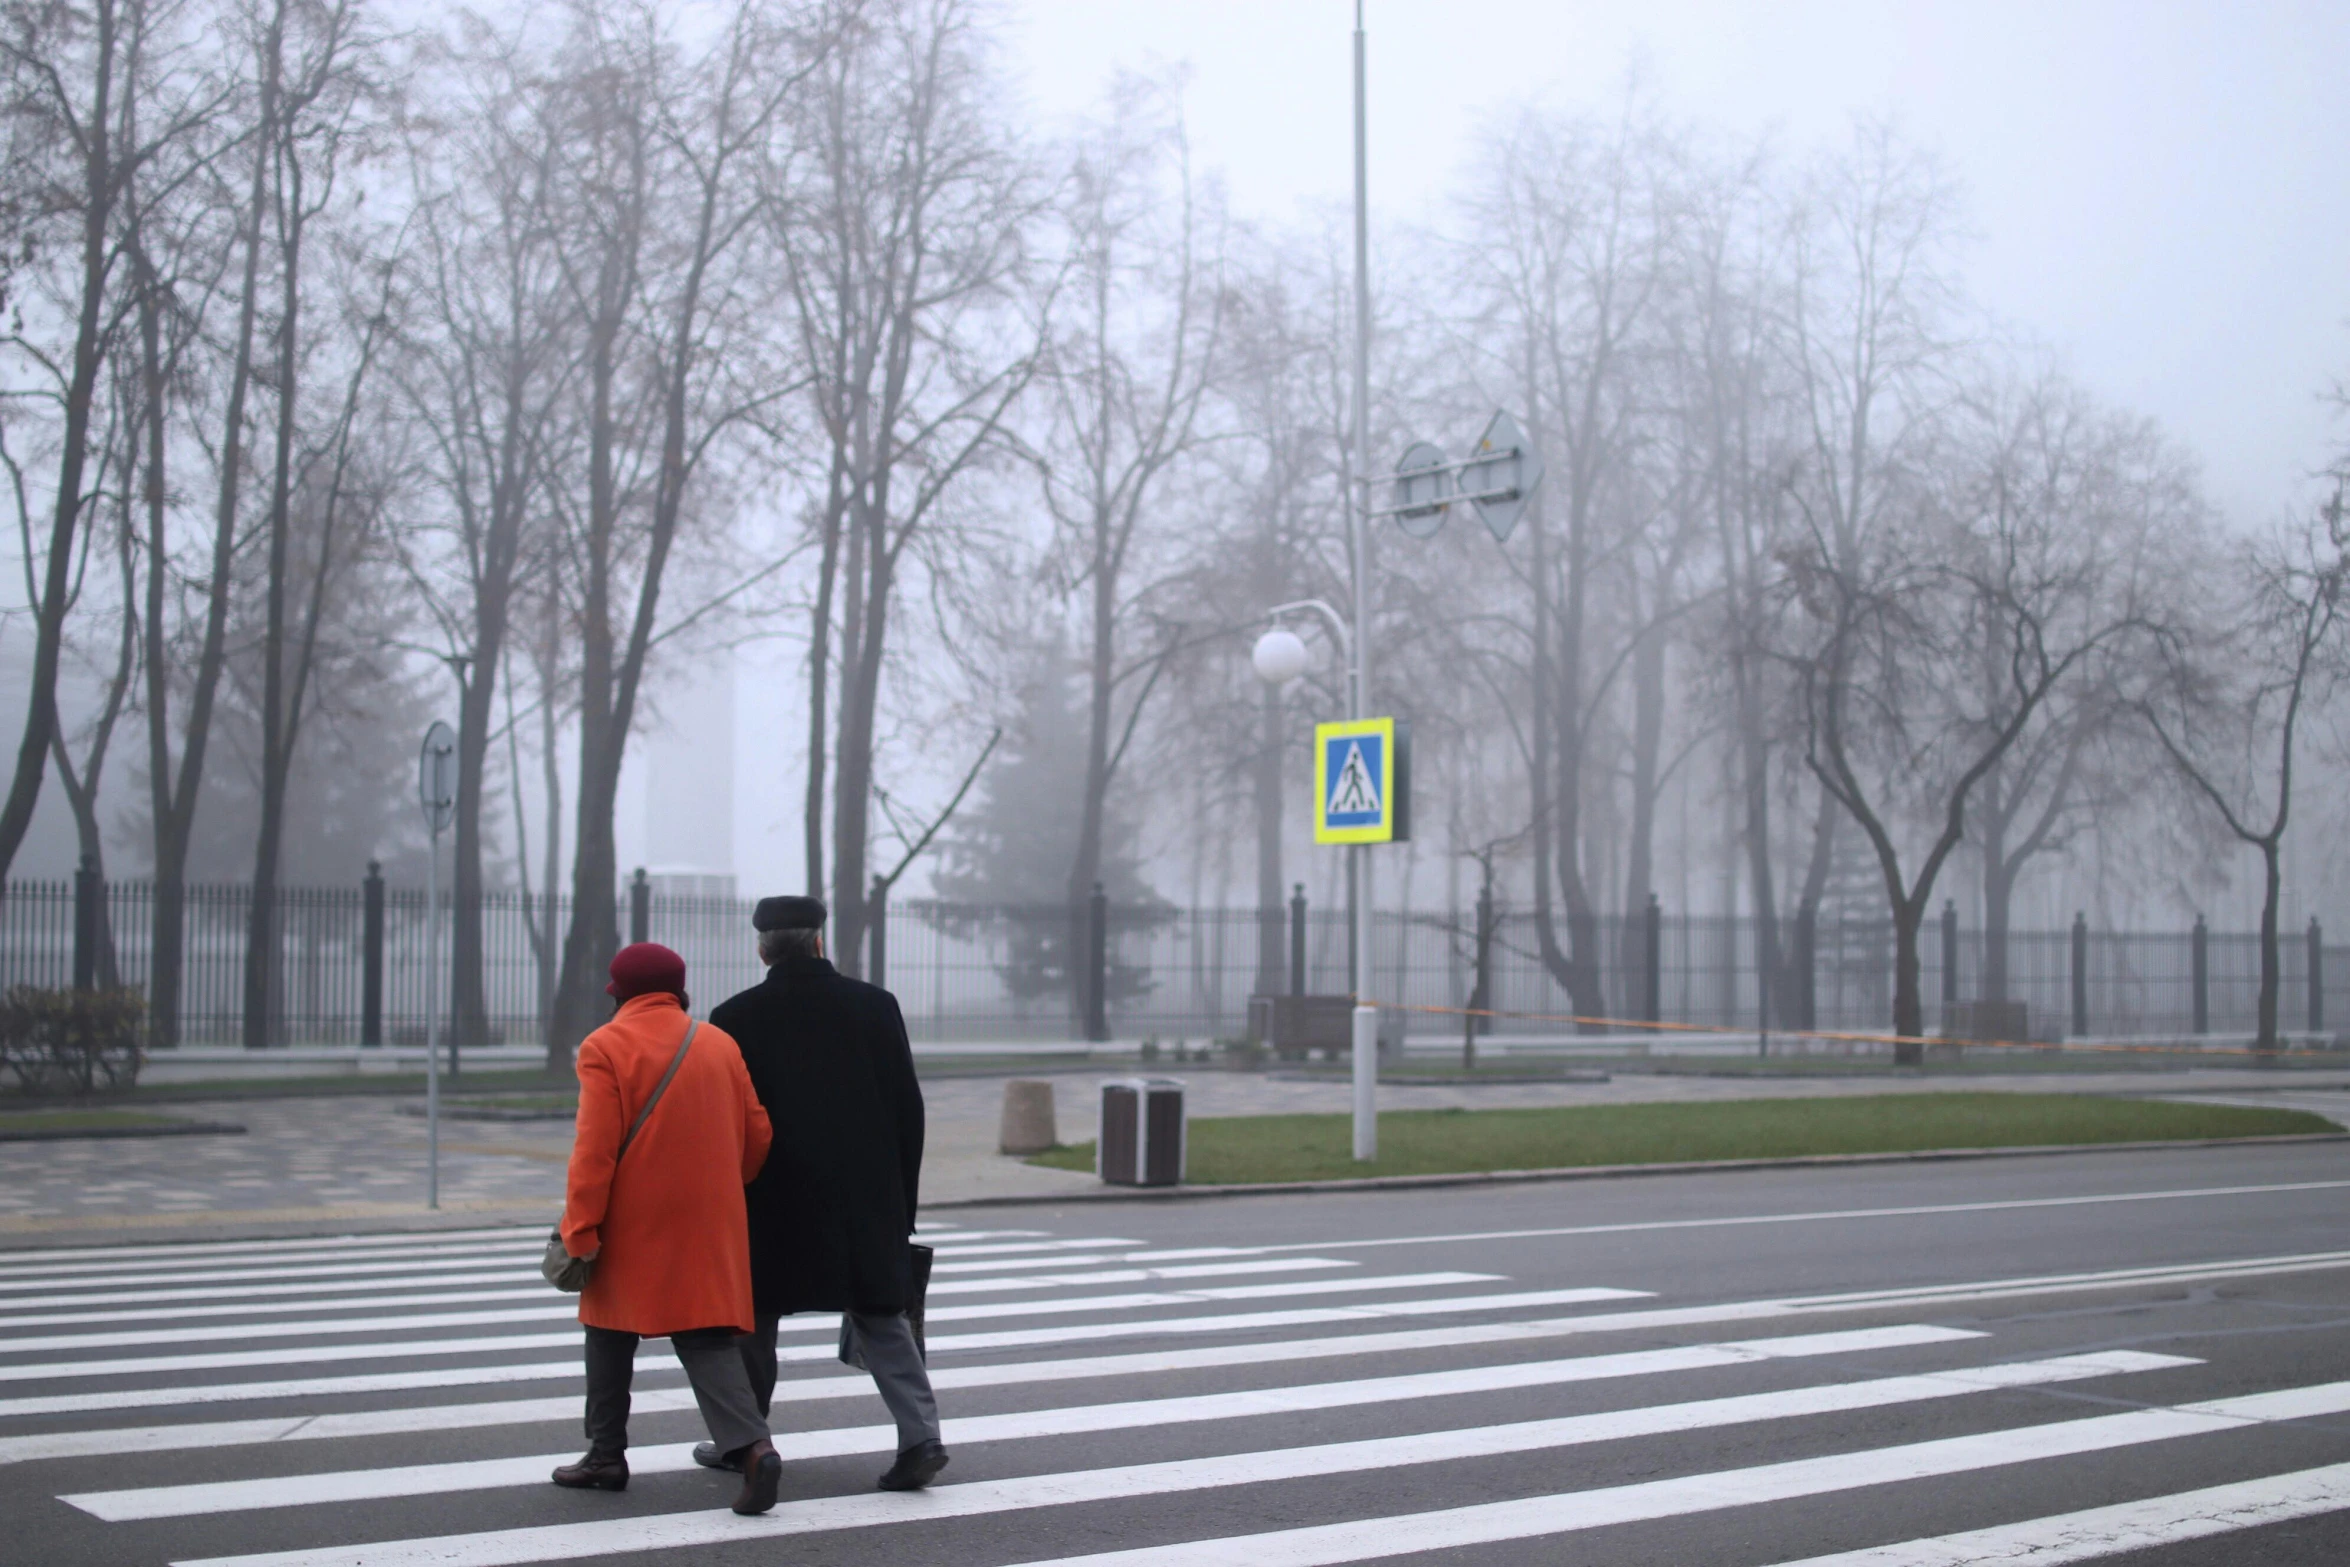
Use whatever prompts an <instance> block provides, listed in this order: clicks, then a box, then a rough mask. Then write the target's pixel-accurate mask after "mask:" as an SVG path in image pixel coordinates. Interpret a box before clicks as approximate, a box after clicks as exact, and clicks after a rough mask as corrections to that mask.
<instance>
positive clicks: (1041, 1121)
mask: <svg viewBox="0 0 2350 1567" xmlns="http://www.w3.org/2000/svg"><path fill="white" fill-rule="evenodd" d="M1060 1140H1061V1138H1060V1134H1059V1132H1058V1131H1057V1130H1055V1128H1054V1125H1053V1085H1052V1084H1051V1083H1050V1082H1049V1081H1047V1080H1046V1079H1044V1078H1038V1077H1016V1078H1014V1079H1012V1081H1010V1082H1008V1083H1006V1084H1005V1085H1004V1118H1003V1124H1002V1128H1001V1130H1000V1132H999V1134H998V1136H997V1138H996V1144H997V1149H998V1151H999V1152H1002V1153H1009V1154H1030V1153H1043V1152H1044V1151H1045V1150H1046V1149H1047V1148H1051V1147H1053V1146H1054V1145H1056V1144H1057V1143H1059V1142H1060Z"/></svg>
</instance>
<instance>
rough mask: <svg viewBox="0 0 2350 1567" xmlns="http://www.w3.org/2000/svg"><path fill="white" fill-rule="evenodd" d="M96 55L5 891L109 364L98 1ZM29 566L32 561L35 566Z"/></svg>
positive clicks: (104, 32) (40, 768) (51, 717)
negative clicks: (69, 332)
mask: <svg viewBox="0 0 2350 1567" xmlns="http://www.w3.org/2000/svg"><path fill="white" fill-rule="evenodd" d="M88 20H89V23H90V25H91V29H92V33H93V44H92V47H93V49H94V51H95V60H96V65H95V73H94V80H93V81H92V84H91V97H90V111H89V114H88V116H87V118H86V120H85V123H84V126H83V133H82V134H83V138H84V152H83V157H82V189H81V193H80V194H81V200H82V256H81V260H82V268H81V271H82V279H81V300H80V309H79V314H78V319H77V321H76V323H75V327H74V345H73V368H72V370H71V372H70V374H69V376H68V379H67V381H66V386H65V401H64V409H63V413H64V427H63V430H62V432H61V434H60V452H59V458H58V466H57V497H56V505H55V508H54V510H53V511H52V513H51V515H50V522H49V553H48V556H47V558H46V560H45V562H44V569H43V574H42V582H41V597H40V602H39V603H38V604H37V605H36V606H35V611H36V613H35V618H34V625H33V669H32V680H31V685H30V689H29V690H28V691H27V693H26V697H27V701H26V705H25V720H24V737H23V739H22V740H21V741H20V742H19V743H18V745H17V749H16V772H15V776H14V777H13V778H12V779H11V780H10V782H9V786H8V800H7V803H6V805H5V806H0V885H4V884H5V883H6V881H7V878H8V869H9V867H10V866H11V865H12V864H14V863H15V860H16V851H17V850H18V849H19V848H20V847H22V846H23V844H24V836H25V833H26V832H27V831H28V830H29V829H30V828H31V826H32V823H33V807H34V806H35V805H37V804H38V803H39V802H40V798H41V781H42V779H43V777H44V776H46V774H47V773H48V770H49V742H50V738H51V737H52V736H53V735H55V734H56V732H57V670H58V664H59V660H60V656H61V654H62V652H63V648H64V642H65V611H66V607H67V603H68V601H69V600H70V599H71V597H72V594H73V565H74V553H75V551H74V547H73V541H74V530H75V528H76V526H77V525H78V524H79V522H80V520H81V510H82V499H83V497H82V475H83V471H84V468H85V467H86V464H87V460H88V457H89V441H90V405H91V403H92V402H93V401H94V400H95V398H96V396H97V390H98V370H99V365H100V362H101V361H102V360H103V358H104V356H105V350H106V343H105V333H104V330H103V328H104V324H105V320H106V315H107V298H106V273H107V260H108V256H107V250H108V238H109V229H110V228H111V226H112V223H113V218H114V202H115V198H116V195H117V191H116V186H115V181H116V170H115V165H114V155H113V143H112V141H111V140H110V139H109V138H110V137H111V136H112V134H113V129H114V127H113V119H114V110H113V106H112V94H113V86H114V52H115V9H114V5H113V3H112V0H97V3H96V4H95V5H94V6H93V7H92V9H91V11H90V13H89V18H88ZM28 564H29V563H28Z"/></svg>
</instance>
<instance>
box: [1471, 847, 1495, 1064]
mask: <svg viewBox="0 0 2350 1567" xmlns="http://www.w3.org/2000/svg"><path fill="white" fill-rule="evenodd" d="M1499 933H1500V932H1499V930H1498V928H1497V927H1496V926H1495V924H1494V920H1493V883H1491V882H1490V881H1489V882H1487V883H1486V884H1485V885H1484V886H1482V887H1480V888H1478V889H1477V978H1476V981H1475V984H1476V987H1477V999H1476V1001H1475V1002H1473V1003H1472V1005H1474V1006H1475V1007H1476V1008H1477V1009H1478V1010H1479V1011H1482V1012H1484V1013H1485V1014H1486V1015H1485V1016H1484V1017H1481V1018H1478V1019H1476V1028H1477V1032H1478V1033H1480V1034H1490V1033H1492V1032H1493V1016H1492V1014H1493V1012H1494V1010H1495V1007H1496V1005H1497V1003H1496V1001H1495V999H1494V994H1493V941H1494V937H1495V936H1496V935H1498V934H1499Z"/></svg>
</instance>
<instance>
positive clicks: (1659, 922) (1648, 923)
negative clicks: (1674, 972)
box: [1640, 892, 1665, 1023]
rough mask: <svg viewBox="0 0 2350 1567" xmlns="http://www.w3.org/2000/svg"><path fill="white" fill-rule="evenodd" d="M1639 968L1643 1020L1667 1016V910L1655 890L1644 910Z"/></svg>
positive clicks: (1644, 1021) (1641, 1019)
mask: <svg viewBox="0 0 2350 1567" xmlns="http://www.w3.org/2000/svg"><path fill="white" fill-rule="evenodd" d="M1640 968H1641V976H1640V977H1641V980H1642V991H1641V998H1640V1000H1641V1013H1640V1021H1642V1022H1643V1023H1654V1022H1656V1021H1658V1020H1659V1019H1661V1018H1662V1017H1663V1016H1664V1015H1665V911H1664V906H1663V905H1662V904H1660V903H1658V902H1657V901H1656V894H1655V893H1653V892H1652V893H1650V894H1649V895H1648V907H1647V908H1646V909H1645V910H1643V911H1642V913H1641V932H1640Z"/></svg>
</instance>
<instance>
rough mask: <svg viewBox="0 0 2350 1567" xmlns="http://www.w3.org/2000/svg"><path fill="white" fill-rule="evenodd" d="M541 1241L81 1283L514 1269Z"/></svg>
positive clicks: (46, 1281)
mask: <svg viewBox="0 0 2350 1567" xmlns="http://www.w3.org/2000/svg"><path fill="white" fill-rule="evenodd" d="M545 1245H546V1237H545V1236H543V1235H542V1236H540V1237H539V1238H538V1239H537V1240H535V1241H533V1242H531V1244H530V1245H529V1246H528V1247H527V1248H524V1247H513V1248H508V1249H504V1250H500V1251H485V1250H473V1251H466V1252H462V1253H445V1252H433V1253H430V1254H427V1255H422V1256H416V1257H409V1258H403V1259H400V1260H398V1261H384V1260H380V1259H381V1258H382V1253H380V1252H374V1253H370V1254H369V1255H368V1258H367V1260H365V1261H352V1262H337V1263H330V1264H326V1265H324V1266H320V1267H298V1268H285V1267H267V1268H246V1267H238V1268H206V1269H200V1270H198V1269H175V1270H173V1271H171V1272H168V1273H155V1274H152V1275H151V1276H142V1277H138V1278H130V1279H117V1278H113V1277H108V1278H104V1279H99V1278H91V1279H87V1280H84V1281H82V1282H84V1283H86V1284H87V1285H89V1286H90V1287H91V1288H97V1287H100V1286H104V1287H109V1288H111V1287H113V1286H115V1285H117V1284H122V1283H128V1284H141V1285H145V1284H155V1285H166V1284H196V1283H205V1284H233V1283H239V1282H242V1281H246V1280H255V1281H268V1280H282V1279H341V1280H345V1281H348V1280H350V1279H354V1278H376V1277H381V1276H383V1275H386V1274H411V1273H447V1272H451V1271H453V1270H456V1269H459V1268H483V1267H488V1266H490V1265H492V1264H494V1263H510V1264H512V1265H513V1266H515V1267H517V1268H519V1267H522V1266H524V1265H525V1263H526V1262H527V1261H528V1259H530V1258H533V1257H536V1256H537V1255H538V1254H539V1252H540V1250H541V1249H542V1248H543V1247H544V1246H545ZM71 1282H72V1281H66V1280H60V1279H54V1278H40V1279H18V1280H14V1281H12V1282H9V1283H6V1284H0V1290H4V1291H8V1292H10V1293H16V1294H25V1293H30V1292H32V1291H35V1290H56V1289H60V1288H65V1287H69V1286H70V1283H71Z"/></svg>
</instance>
